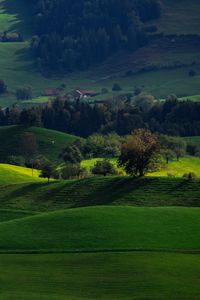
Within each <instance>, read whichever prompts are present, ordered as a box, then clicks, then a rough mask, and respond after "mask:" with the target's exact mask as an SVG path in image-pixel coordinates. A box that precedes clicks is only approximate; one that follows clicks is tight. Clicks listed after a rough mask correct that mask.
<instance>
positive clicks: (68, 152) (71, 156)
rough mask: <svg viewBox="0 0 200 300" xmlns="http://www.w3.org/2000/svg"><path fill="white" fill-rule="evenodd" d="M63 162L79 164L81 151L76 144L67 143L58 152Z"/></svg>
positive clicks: (81, 157) (81, 158)
mask: <svg viewBox="0 0 200 300" xmlns="http://www.w3.org/2000/svg"><path fill="white" fill-rule="evenodd" d="M60 157H61V158H62V159H63V160H64V161H65V163H71V164H79V163H80V162H81V161H82V160H83V156H82V153H81V151H80V150H79V148H78V146H77V145H76V144H71V145H67V146H66V147H65V149H64V150H63V151H62V153H61V154H60Z"/></svg>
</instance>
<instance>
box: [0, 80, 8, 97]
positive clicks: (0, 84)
mask: <svg viewBox="0 0 200 300" xmlns="http://www.w3.org/2000/svg"><path fill="white" fill-rule="evenodd" d="M6 91H7V86H6V84H5V82H4V81H3V80H2V79H0V94H4V93H5V92H6Z"/></svg>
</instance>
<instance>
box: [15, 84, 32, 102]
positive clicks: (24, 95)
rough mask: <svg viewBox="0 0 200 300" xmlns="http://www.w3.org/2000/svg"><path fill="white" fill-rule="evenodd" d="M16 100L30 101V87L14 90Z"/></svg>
mask: <svg viewBox="0 0 200 300" xmlns="http://www.w3.org/2000/svg"><path fill="white" fill-rule="evenodd" d="M16 98H17V100H30V99H32V88H31V87H30V86H24V87H19V88H18V89H17V90H16Z"/></svg>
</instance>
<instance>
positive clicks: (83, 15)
mask: <svg viewBox="0 0 200 300" xmlns="http://www.w3.org/2000/svg"><path fill="white" fill-rule="evenodd" d="M34 3H36V4H35V14H34V28H35V36H34V37H33V39H32V42H31V46H32V49H33V51H34V53H35V56H36V57H37V64H38V67H39V68H40V69H43V68H45V67H47V68H50V69H53V70H67V71H71V70H73V69H74V68H79V69H80V68H81V69H84V68H87V67H88V66H89V65H91V64H93V63H95V62H100V61H103V60H105V59H106V58H107V57H108V56H109V55H111V54H113V53H114V52H116V51H119V50H121V49H126V50H129V51H132V50H135V49H137V48H138V47H140V46H143V45H144V44H146V43H147V33H146V32H145V30H144V25H143V23H144V22H146V21H148V20H152V19H155V18H159V17H160V14H161V5H160V1H159V0H126V1H122V0H112V1H111V0H90V1H84V0H79V1H78V2H77V1H75V2H74V1H71V0H51V1H49V0H37V1H34Z"/></svg>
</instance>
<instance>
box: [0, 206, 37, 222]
mask: <svg viewBox="0 0 200 300" xmlns="http://www.w3.org/2000/svg"><path fill="white" fill-rule="evenodd" d="M31 215H34V213H33V212H30V211H20V210H9V209H4V210H3V209H1V210H0V222H6V221H9V220H14V219H20V218H25V217H28V216H31Z"/></svg>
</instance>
